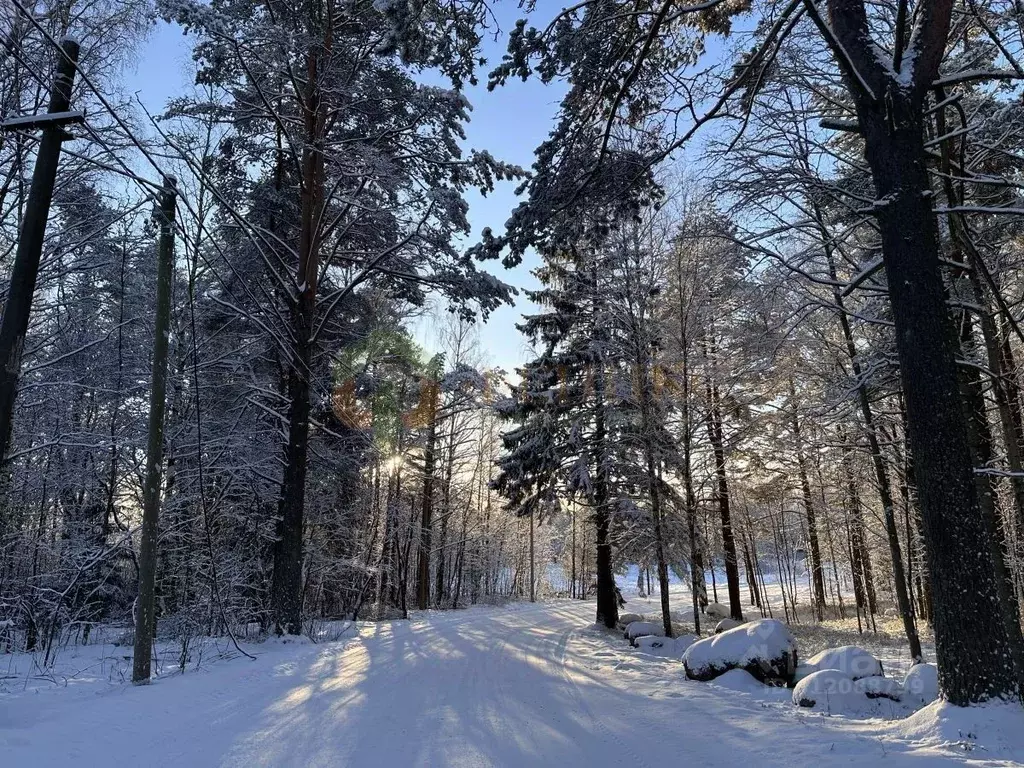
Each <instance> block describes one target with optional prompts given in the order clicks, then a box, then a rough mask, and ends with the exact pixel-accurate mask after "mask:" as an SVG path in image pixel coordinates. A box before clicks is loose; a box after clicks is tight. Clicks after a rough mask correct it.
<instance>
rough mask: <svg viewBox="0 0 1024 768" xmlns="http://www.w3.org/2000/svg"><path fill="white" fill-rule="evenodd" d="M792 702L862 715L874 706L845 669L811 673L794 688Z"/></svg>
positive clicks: (828, 710)
mask: <svg viewBox="0 0 1024 768" xmlns="http://www.w3.org/2000/svg"><path fill="white" fill-rule="evenodd" d="M793 703H794V704H796V705H797V706H799V707H808V708H810V709H817V710H820V711H822V712H827V713H829V714H831V715H861V714H865V713H868V712H872V711H873V710H874V707H873V705H872V703H871V700H870V699H869V698H868V697H867V695H866V694H865V693H864V691H861V690H857V688H856V687H855V683H854V681H853V680H851V679H850V676H849V675H847V674H846V673H845V672H840V671H839V670H838V669H822V670H820V671H818V672H815V673H813V674H810V675H808V676H807V677H805V678H804V679H803V680H801V681H800V682H799V683H797V684H796V687H795V688H793Z"/></svg>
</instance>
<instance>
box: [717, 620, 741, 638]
mask: <svg viewBox="0 0 1024 768" xmlns="http://www.w3.org/2000/svg"><path fill="white" fill-rule="evenodd" d="M742 623H743V622H742V621H737V620H736V619H722V620H721V621H720V622H718V625H717V626H716V627H715V634H716V635H720V634H722V633H723V632H727V631H728V630H730V629H736V627H738V626H739V625H740V624H742Z"/></svg>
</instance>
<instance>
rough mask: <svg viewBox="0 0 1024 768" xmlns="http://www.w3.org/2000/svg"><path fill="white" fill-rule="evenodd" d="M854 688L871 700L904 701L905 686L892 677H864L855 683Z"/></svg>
mask: <svg viewBox="0 0 1024 768" xmlns="http://www.w3.org/2000/svg"><path fill="white" fill-rule="evenodd" d="M853 688H854V690H857V691H860V692H861V693H863V694H864V695H865V696H867V697H868V698H869V699H889V700H890V701H903V686H902V685H900V684H899V683H897V682H896V681H895V680H893V679H892V678H891V677H878V676H876V677H862V678H860V679H859V680H854V681H853Z"/></svg>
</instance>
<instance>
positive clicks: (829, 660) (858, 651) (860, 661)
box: [801, 645, 884, 680]
mask: <svg viewBox="0 0 1024 768" xmlns="http://www.w3.org/2000/svg"><path fill="white" fill-rule="evenodd" d="M801 666H804V667H806V668H807V670H808V672H816V671H818V670H822V669H834V670H836V671H838V672H842V673H844V674H845V675H846V676H847V677H849V678H850V679H851V680H860V679H861V678H862V677H876V676H881V675H883V674H884V672H883V670H882V662H880V661H879V660H878V659H876V658H875V657H874V656H872V655H871V654H870V653H868V652H867V651H865V650H864V649H863V648H859V647H857V646H856V645H842V646H840V647H838V648H827V649H826V650H824V651H822V652H821V653H818V654H815V655H814V656H812V657H811V658H809V659H808V660H807V661H806V662H805V664H804V665H801Z"/></svg>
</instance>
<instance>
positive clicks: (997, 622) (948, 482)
mask: <svg viewBox="0 0 1024 768" xmlns="http://www.w3.org/2000/svg"><path fill="white" fill-rule="evenodd" d="M828 8H829V12H830V15H831V22H832V23H831V29H832V33H833V34H834V35H835V37H836V39H837V40H838V44H839V45H841V46H842V47H843V53H842V54H837V55H838V56H840V57H849V58H848V59H847V58H842V59H841V63H842V66H843V68H844V75H845V77H846V81H847V85H848V88H849V91H850V93H851V96H852V97H853V99H854V102H855V105H856V110H857V116H858V121H859V125H860V130H861V132H862V134H863V136H864V140H865V155H866V158H867V162H868V165H869V167H870V169H871V175H872V179H873V181H874V186H875V199H876V200H878V201H879V203H878V205H877V206H876V207H875V211H876V214H877V219H878V225H879V230H880V234H881V241H882V258H883V263H884V266H885V270H886V275H887V278H888V287H889V300H890V304H891V307H892V315H893V322H894V325H895V332H896V350H897V353H898V357H899V363H900V376H901V379H902V383H903V392H904V396H905V399H906V407H907V426H908V432H909V435H908V436H909V446H910V450H911V451H912V452H913V455H914V466H915V472H916V476H917V489H918V497H919V499H920V504H921V511H922V517H923V520H924V531H925V543H926V545H927V547H926V548H927V556H928V565H929V572H930V573H931V578H932V590H933V599H934V608H935V623H934V625H935V643H936V652H937V657H938V667H939V680H940V683H941V686H942V689H943V692H944V693H945V695H946V697H947V698H948V699H949V701H950V702H952V703H953V704H957V705H961V706H966V705H968V704H973V703H977V702H981V701H985V700H986V699H989V698H992V697H1019V695H1020V692H1019V685H1018V682H1017V681H1016V680H1015V679H1014V669H1013V662H1012V657H1011V654H1010V647H1009V641H1008V638H1007V636H1006V629H1005V626H1004V624H1003V622H1002V620H1001V617H1000V616H999V615H998V614H997V612H994V611H993V610H992V606H993V605H995V604H997V600H998V596H997V585H996V577H995V572H994V570H993V568H992V564H991V559H990V557H989V553H990V552H991V542H990V534H989V532H988V529H987V526H986V524H985V520H984V519H983V516H982V513H981V507H980V505H979V500H978V493H977V488H976V486H975V482H974V476H973V466H972V461H971V451H970V445H969V443H968V425H967V415H966V413H965V412H964V406H963V402H962V401H961V399H960V393H959V387H958V381H957V370H956V362H955V359H954V349H953V338H954V337H953V334H952V330H951V328H950V319H949V314H948V310H947V306H946V297H945V290H944V286H943V282H942V275H941V273H940V267H939V238H938V229H937V225H936V221H935V213H934V211H933V210H932V205H931V198H932V194H931V188H930V183H929V179H928V171H927V158H926V154H925V147H924V124H923V112H924V106H923V105H924V99H925V94H926V93H927V91H928V89H930V88H931V85H932V83H933V82H934V80H935V78H936V77H937V75H938V71H939V62H940V60H941V58H942V53H943V51H944V49H945V44H946V37H947V35H948V31H949V24H950V19H951V14H952V2H951V0H936V1H935V2H933V3H930V4H926V5H925V6H923V7H922V11H921V13H920V14H918V17H917V19H916V29H915V34H914V35H913V36H912V37H911V44H912V45H913V46H914V50H913V68H912V69H910V70H909V71H910V75H911V82H910V83H909V85H908V86H906V87H904V86H903V85H901V84H898V83H897V82H896V80H895V78H894V77H893V76H892V75H891V74H890V72H891V70H886V69H885V68H884V67H883V66H882V64H881V62H879V61H878V59H877V53H876V49H875V48H873V47H872V45H871V41H870V39H869V36H868V33H867V26H868V22H867V11H866V9H865V6H864V4H863V3H861V2H855V1H854V0H829V2H828ZM901 53H902V52H899V51H898V52H897V55H900V54H901ZM854 68H856V72H855V71H854ZM908 69H909V68H908Z"/></svg>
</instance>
